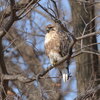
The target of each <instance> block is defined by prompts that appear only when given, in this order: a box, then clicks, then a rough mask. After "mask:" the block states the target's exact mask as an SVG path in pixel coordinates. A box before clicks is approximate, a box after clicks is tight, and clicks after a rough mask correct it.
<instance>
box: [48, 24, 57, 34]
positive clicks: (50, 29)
mask: <svg viewBox="0 0 100 100" xmlns="http://www.w3.org/2000/svg"><path fill="white" fill-rule="evenodd" d="M54 30H56V27H55V26H54V25H52V24H49V25H47V26H46V31H47V32H50V31H54Z"/></svg>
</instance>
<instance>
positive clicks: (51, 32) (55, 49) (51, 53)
mask: <svg viewBox="0 0 100 100" xmlns="http://www.w3.org/2000/svg"><path fill="white" fill-rule="evenodd" d="M46 31H47V33H46V35H45V41H44V46H45V53H46V55H47V56H48V58H49V60H50V63H51V65H55V64H56V63H58V62H59V61H61V60H62V58H63V57H64V56H66V55H67V53H68V47H69V43H70V41H69V39H68V34H67V33H66V32H65V31H64V30H63V29H61V28H60V29H59V28H58V27H57V26H56V25H53V24H49V25H47V26H46ZM68 64H69V62H68V61H65V62H63V63H62V64H60V65H58V66H57V68H58V70H59V71H60V73H61V75H62V79H63V81H64V82H66V81H67V80H68V77H69V69H68Z"/></svg>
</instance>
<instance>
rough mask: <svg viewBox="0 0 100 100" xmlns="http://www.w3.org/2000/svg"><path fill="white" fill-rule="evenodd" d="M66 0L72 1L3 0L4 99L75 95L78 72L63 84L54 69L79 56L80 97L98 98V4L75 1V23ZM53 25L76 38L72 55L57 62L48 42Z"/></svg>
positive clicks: (0, 90) (0, 55) (0, 87)
mask: <svg viewBox="0 0 100 100" xmlns="http://www.w3.org/2000/svg"><path fill="white" fill-rule="evenodd" d="M65 3H66V4H67V3H68V2H66V1H65V0H62V1H61V0H57V1H56V0H47V1H43V0H5V1H4V0H1V1H0V5H1V7H0V100H5V99H7V100H9V99H10V100H16V99H17V100H63V99H64V97H65V96H66V95H68V94H69V93H72V92H75V93H77V91H74V90H73V89H72V88H71V84H73V80H74V78H75V76H72V77H71V78H70V79H69V80H68V81H67V82H66V83H63V82H62V81H61V78H60V77H59V75H58V72H57V71H55V70H54V71H53V72H52V71H51V70H52V69H53V68H55V67H57V65H59V64H61V63H63V62H64V61H65V60H69V61H71V59H73V58H75V57H76V59H75V61H76V63H77V71H76V77H77V87H78V93H79V95H78V96H77V98H76V100H81V99H82V98H83V99H84V100H85V99H86V98H87V97H89V100H91V99H94V100H98V98H99V95H98V93H99V90H100V85H99V82H100V79H99V62H98V59H99V58H98V56H100V54H99V52H98V51H97V44H99V43H97V42H96V36H95V35H96V34H99V33H100V32H99V31H97V32H96V31H95V19H96V18H97V17H99V16H95V15H94V13H95V10H94V5H95V2H94V1H93V0H90V1H89V0H87V1H83V0H79V1H77V2H76V1H74V0H70V3H71V7H72V19H73V21H72V22H71V20H66V17H67V14H69V13H67V14H66V8H63V5H64V4H65ZM97 3H98V2H97ZM70 17H71V16H70ZM70 19H71V18H70ZM49 23H52V24H56V25H57V26H59V27H60V29H62V30H63V31H65V32H66V33H68V34H67V35H68V36H69V37H70V38H71V43H70V45H69V48H68V49H69V50H68V54H67V55H66V56H65V57H64V58H63V59H62V60H61V61H59V62H58V63H56V64H55V65H54V66H51V65H50V64H49V61H48V58H47V57H46V56H45V50H44V46H43V44H44V37H45V34H46V31H45V27H46V26H47V25H48V24H49ZM72 23H73V24H72ZM69 26H70V27H71V28H70V27H69ZM72 27H73V30H74V32H72V31H71V30H70V29H72ZM74 33H75V35H74ZM74 47H75V49H73V48H74ZM72 49H73V52H72ZM74 70H75V69H74ZM49 72H50V73H51V74H52V75H51V74H50V73H49ZM74 73H75V71H74ZM54 74H56V75H55V76H54ZM64 85H65V88H64V89H62V88H63V86H64ZM80 93H81V94H80ZM90 96H91V97H90Z"/></svg>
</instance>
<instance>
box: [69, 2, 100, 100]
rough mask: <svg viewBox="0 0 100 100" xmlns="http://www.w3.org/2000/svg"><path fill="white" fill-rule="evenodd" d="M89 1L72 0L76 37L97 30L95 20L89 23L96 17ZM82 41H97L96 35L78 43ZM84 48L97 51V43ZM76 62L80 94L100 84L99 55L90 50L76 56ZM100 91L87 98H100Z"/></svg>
mask: <svg viewBox="0 0 100 100" xmlns="http://www.w3.org/2000/svg"><path fill="white" fill-rule="evenodd" d="M81 1H82V0H81ZM87 1H89V3H86V4H85V3H83V2H76V1H75V0H70V3H71V7H72V17H73V27H74V32H75V36H76V37H77V36H80V35H84V34H88V33H91V32H94V31H95V22H94V21H92V22H91V23H90V24H89V22H90V21H91V20H92V19H93V18H94V5H92V4H93V0H87ZM91 5H92V6H91ZM85 23H86V24H85ZM86 26H87V27H86ZM85 28H86V29H85ZM82 41H83V42H82ZM80 43H82V44H81V46H85V45H88V44H92V43H96V37H95V36H93V37H89V38H86V39H84V40H81V42H78V44H80ZM78 44H77V45H76V49H79V48H81V46H80V45H78ZM84 50H85V51H91V50H92V51H93V52H95V51H97V45H94V46H91V47H89V48H86V49H83V51H84ZM76 64H77V72H76V77H77V87H78V94H79V93H85V92H86V90H90V89H91V88H94V87H95V86H97V84H99V82H100V81H97V80H98V78H99V63H98V56H97V55H94V54H91V53H90V52H89V53H83V54H81V55H79V56H78V57H76ZM98 93H99V92H98ZM98 93H96V94H95V96H93V95H92V96H90V97H88V98H87V99H86V100H98V98H99V95H98Z"/></svg>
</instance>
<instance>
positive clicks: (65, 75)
mask: <svg viewBox="0 0 100 100" xmlns="http://www.w3.org/2000/svg"><path fill="white" fill-rule="evenodd" d="M62 78H63V81H64V82H66V81H67V80H68V71H67V69H66V68H64V69H62Z"/></svg>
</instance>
